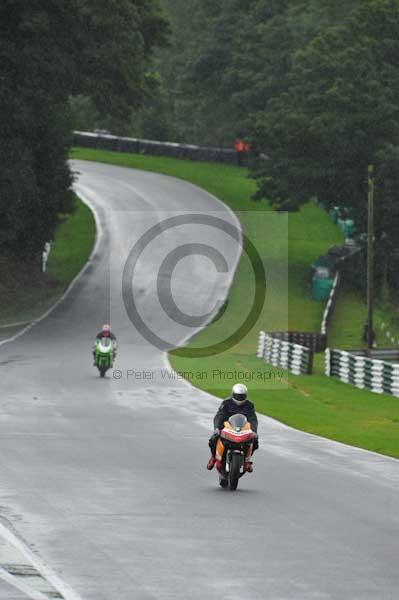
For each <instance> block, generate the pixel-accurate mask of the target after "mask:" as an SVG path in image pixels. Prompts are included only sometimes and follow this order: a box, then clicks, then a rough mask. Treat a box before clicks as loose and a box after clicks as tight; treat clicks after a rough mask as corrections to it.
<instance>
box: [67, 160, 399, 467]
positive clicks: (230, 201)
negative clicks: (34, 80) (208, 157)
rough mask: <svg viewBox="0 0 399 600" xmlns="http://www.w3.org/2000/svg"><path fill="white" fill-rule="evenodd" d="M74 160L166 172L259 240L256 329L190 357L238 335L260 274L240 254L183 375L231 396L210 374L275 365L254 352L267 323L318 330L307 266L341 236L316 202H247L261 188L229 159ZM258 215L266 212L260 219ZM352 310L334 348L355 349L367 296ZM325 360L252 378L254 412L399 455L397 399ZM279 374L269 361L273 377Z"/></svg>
mask: <svg viewBox="0 0 399 600" xmlns="http://www.w3.org/2000/svg"><path fill="white" fill-rule="evenodd" d="M72 157H73V158H76V159H83V160H95V161H99V162H105V163H108V164H115V165H120V166H126V167H131V168H136V169H144V170H147V171H153V172H158V173H164V174H166V175H171V176H174V177H178V178H180V179H183V180H186V181H190V182H192V183H194V184H196V185H198V186H200V187H202V188H203V189H205V190H207V191H209V192H211V193H212V194H214V195H215V196H217V197H219V198H220V199H221V200H223V201H224V202H225V203H226V204H227V205H228V206H230V207H231V208H232V209H233V210H234V211H235V212H236V213H237V215H238V216H239V218H240V220H241V222H242V225H243V228H244V231H245V232H246V234H247V235H248V236H249V238H250V239H251V240H252V241H253V242H254V243H255V244H256V248H257V250H258V251H259V253H260V255H261V257H262V260H263V264H264V267H265V269H266V273H267V292H266V302H265V305H264V307H263V311H262V313H261V315H260V317H259V320H258V323H257V324H256V326H255V327H253V328H252V329H251V330H250V331H248V332H247V334H246V335H245V336H244V337H243V338H242V339H241V340H240V341H239V342H238V343H237V344H236V345H235V346H234V347H233V348H231V349H228V350H226V351H222V352H220V353H218V355H217V356H212V357H208V358H191V357H190V356H188V354H189V353H190V351H191V350H192V349H195V348H198V347H201V346H204V345H207V344H209V345H211V344H212V343H213V342H215V340H217V339H219V336H220V333H221V331H223V332H224V333H225V332H228V331H229V329H231V331H233V330H234V328H235V326H236V323H237V322H239V319H240V318H241V317H242V314H243V313H245V310H246V309H247V308H248V306H246V304H245V302H246V301H247V297H249V296H251V291H252V289H253V273H252V271H251V267H250V264H249V261H248V259H247V257H246V256H243V258H242V259H241V261H240V265H239V267H238V270H237V273H236V276H235V278H234V283H233V285H232V288H231V290H230V294H229V302H228V304H227V308H226V310H225V312H224V313H223V315H222V317H221V318H220V319H217V320H215V321H214V322H213V323H211V324H210V325H209V326H208V327H207V328H206V329H205V330H203V331H202V332H201V333H200V334H199V335H197V336H196V337H195V338H194V339H193V340H192V341H191V342H190V344H189V345H188V346H187V347H186V349H179V350H178V353H175V352H171V353H170V359H171V363H172V365H173V367H174V368H175V369H176V370H177V371H180V372H184V373H189V374H191V373H194V374H195V373H198V371H200V372H203V373H206V374H207V378H203V379H201V378H200V377H199V376H197V375H195V376H194V381H193V383H194V384H195V385H197V386H198V387H201V388H202V389H205V390H206V391H209V392H210V393H213V394H215V395H216V396H219V397H225V396H226V395H227V394H228V393H229V391H230V387H231V382H230V381H228V380H226V381H224V380H217V381H216V379H215V377H213V376H212V372H213V371H214V370H215V369H216V370H219V371H221V372H226V373H234V371H237V370H244V371H251V370H254V371H256V370H259V369H260V370H264V369H269V367H268V366H267V365H266V364H265V363H264V362H263V361H261V360H260V359H257V358H256V347H257V335H258V331H259V329H260V328H264V329H268V328H270V329H275V330H277V329H286V328H287V327H289V328H290V329H300V330H304V331H306V330H308V331H318V330H319V327H320V321H321V317H322V312H323V309H324V305H323V304H322V303H316V302H313V301H312V300H311V299H310V288H309V285H308V283H307V282H308V272H309V266H310V264H311V262H312V261H313V260H314V259H315V258H316V257H317V256H319V255H320V254H323V253H324V252H325V251H326V249H327V248H328V247H329V246H331V245H333V244H337V243H340V242H341V241H342V234H341V232H340V231H339V230H338V228H337V227H336V226H334V225H333V224H332V222H331V221H330V219H329V217H328V215H327V214H326V213H325V212H324V211H322V210H321V209H319V208H318V207H317V206H316V205H314V204H312V203H309V204H308V205H306V206H305V207H303V209H302V210H301V211H300V212H299V213H294V214H289V215H280V214H278V213H273V212H272V211H271V210H270V207H269V206H268V205H267V204H266V203H265V202H262V203H254V202H253V201H251V200H250V196H251V195H252V193H253V191H254V190H255V184H254V182H253V181H252V180H250V179H249V178H248V173H247V171H246V169H243V168H238V167H233V166H228V165H219V164H208V163H193V162H191V161H181V160H175V159H170V158H164V157H152V156H142V155H132V154H119V153H115V152H108V151H100V150H91V149H81V148H76V149H74V150H73V152H72ZM254 213H259V214H258V218H257V215H256V214H255V215H254ZM243 290H245V293H243ZM349 306H350V308H351V311H349V314H348V312H347V306H346V307H345V310H344V313H345V315H348V317H347V318H348V320H347V322H344V323H341V318H342V315H341V314H340V311H339V310H338V311H337V313H336V315H335V317H334V324H333V327H334V333H333V336H335V339H334V338H333V345H335V341H336V342H337V344H339V346H340V347H350V345H352V346H353V345H358V344H357V338H358V337H360V335H358V323H360V322H361V319H362V315H361V310H363V308H362V305H361V300H360V299H359V301H358V300H357V299H356V298H355V299H352V300H351V303H350V305H349ZM350 336H352V338H353V341H351V337H350ZM322 363H323V358H322V357H321V356H318V357H317V360H316V374H315V375H313V376H311V377H309V376H306V377H305V376H300V377H296V376H293V375H290V376H288V377H287V375H286V374H283V376H282V379H281V381H279V379H278V376H276V378H275V379H274V378H273V377H271V379H270V380H268V381H267V382H266V384H265V385H263V384H259V383H257V384H256V385H255V384H251V383H250V384H249V385H250V388H251V397H252V399H253V400H254V402H255V404H256V408H257V410H258V411H259V412H261V413H264V414H267V415H269V416H272V417H274V418H276V419H278V420H280V421H282V422H284V423H286V424H288V425H291V426H293V427H296V428H298V429H302V430H304V431H308V432H311V433H315V434H317V435H321V436H324V437H327V438H331V439H334V440H338V441H341V442H345V443H347V444H351V445H355V446H359V447H362V448H366V449H369V450H373V451H376V452H380V453H382V454H387V455H390V456H395V457H399V435H398V434H399V401H398V399H396V398H392V397H390V396H387V395H382V396H379V395H376V394H371V393H370V392H367V391H364V390H359V389H356V388H354V387H351V386H348V385H345V384H343V383H340V382H339V381H337V380H335V379H330V378H327V377H325V376H324V375H323V374H322V373H323V370H322ZM273 370H274V368H273V367H271V368H270V369H269V371H270V373H272V372H273Z"/></svg>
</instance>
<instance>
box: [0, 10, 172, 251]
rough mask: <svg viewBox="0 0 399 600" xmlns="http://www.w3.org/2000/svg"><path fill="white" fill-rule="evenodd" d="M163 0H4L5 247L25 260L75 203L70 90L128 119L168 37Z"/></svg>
mask: <svg viewBox="0 0 399 600" xmlns="http://www.w3.org/2000/svg"><path fill="white" fill-rule="evenodd" d="M168 27H169V26H168V23H167V21H166V20H165V18H164V16H163V13H162V11H161V8H160V6H159V4H158V2H157V0H68V1H65V0H52V1H51V2H49V1H48V0H36V1H35V2H26V1H24V0H2V2H1V4H0V78H1V86H0V115H1V124H0V160H1V169H0V250H1V252H2V254H3V255H4V254H6V253H9V254H11V255H14V256H18V257H20V258H21V259H22V258H23V259H27V260H29V259H30V258H31V257H34V256H35V254H36V255H37V253H39V252H40V253H41V250H42V249H43V245H44V243H45V242H46V241H48V240H49V239H51V238H52V235H53V233H54V230H55V227H56V226H57V224H58V222H59V218H60V215H61V214H62V213H67V212H69V211H71V210H72V207H73V203H72V192H71V190H70V184H71V174H70V171H69V168H68V164H67V158H68V153H69V147H70V142H71V130H72V125H73V122H72V120H71V113H70V110H69V99H70V97H71V96H78V95H81V96H82V97H86V98H90V99H91V102H92V103H93V106H95V107H96V110H97V111H98V114H99V115H104V114H112V115H113V118H114V120H115V121H119V122H120V121H122V120H126V119H127V118H128V116H129V114H130V112H131V110H132V108H137V107H138V106H140V104H142V103H143V98H144V94H145V89H146V78H147V73H148V66H149V61H150V58H151V54H152V51H153V48H154V46H155V45H159V44H163V43H164V42H165V40H166V34H167V31H168Z"/></svg>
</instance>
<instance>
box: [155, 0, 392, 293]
mask: <svg viewBox="0 0 399 600" xmlns="http://www.w3.org/2000/svg"><path fill="white" fill-rule="evenodd" d="M164 2H165V4H166V5H167V7H168V10H169V11H170V14H171V16H172V25H173V37H172V45H171V48H170V49H169V51H168V52H167V53H165V54H163V56H162V58H161V59H160V61H159V72H160V73H161V75H162V85H163V90H164V93H165V94H166V96H167V98H166V101H165V102H166V104H165V105H166V107H167V110H168V115H169V125H170V128H169V132H168V135H169V137H170V138H173V139H176V140H180V141H186V142H190V141H191V142H197V143H209V144H221V145H230V146H231V144H232V142H233V140H234V138H235V137H236V136H237V135H240V136H246V137H248V138H249V139H250V140H251V141H252V142H253V144H254V146H255V148H256V149H257V150H258V151H259V152H262V153H264V154H266V155H268V156H269V157H270V160H268V161H266V162H265V161H259V163H258V164H257V165H256V166H255V168H254V170H253V172H252V175H253V176H254V177H256V179H257V181H258V184H259V192H258V194H257V198H258V199H262V198H267V199H268V200H270V201H271V202H272V203H273V204H274V205H275V206H276V208H280V209H281V208H283V209H288V210H297V209H298V208H299V207H300V206H301V205H302V204H303V203H304V202H307V201H308V200H309V198H311V197H317V198H318V199H319V200H321V201H323V202H324V203H325V204H326V205H327V206H331V205H343V206H348V207H349V208H352V210H353V213H354V216H355V218H356V221H357V225H358V227H359V228H360V230H363V231H364V230H365V227H366V205H367V167H368V165H369V164H374V166H375V173H376V202H375V205H376V238H377V275H379V276H380V277H381V276H382V274H383V273H384V274H386V273H387V274H388V278H389V280H390V282H391V283H393V284H394V285H396V286H397V287H398V288H399V276H398V275H397V273H399V250H398V249H397V237H398V234H399V192H398V190H399V93H398V92H399V89H398V87H399V2H398V1H397V0H245V1H243V0H230V1H229V2H224V1H223V0H213V1H212V2H210V1H209V2H208V1H207V0H184V1H183V0H164Z"/></svg>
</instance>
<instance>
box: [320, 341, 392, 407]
mask: <svg viewBox="0 0 399 600" xmlns="http://www.w3.org/2000/svg"><path fill="white" fill-rule="evenodd" d="M326 375H328V376H329V377H338V378H339V379H340V380H341V381H343V382H344V383H350V384H352V385H355V386H356V387H358V388H361V389H368V390H370V391H372V392H374V393H376V394H383V393H385V394H391V395H392V396H398V397H399V364H397V363H389V362H385V361H383V360H378V359H372V358H367V357H365V356H356V355H355V354H350V353H349V352H345V351H343V350H331V349H330V348H328V349H327V350H326Z"/></svg>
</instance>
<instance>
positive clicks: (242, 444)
mask: <svg viewBox="0 0 399 600" xmlns="http://www.w3.org/2000/svg"><path fill="white" fill-rule="evenodd" d="M255 437H256V433H255V432H254V431H252V429H251V425H250V424H249V423H248V420H247V417H246V416H245V415H241V414H237V415H233V416H232V417H230V419H229V420H228V421H225V423H224V427H223V429H222V431H221V432H220V437H219V439H218V441H217V444H216V468H217V470H218V472H219V483H220V485H221V487H223V488H227V487H228V488H229V489H230V490H236V489H237V485H238V480H239V479H240V477H242V476H243V475H244V474H245V473H246V472H247V470H249V468H248V465H251V467H252V463H250V458H251V456H252V445H253V441H254V438H255Z"/></svg>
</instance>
